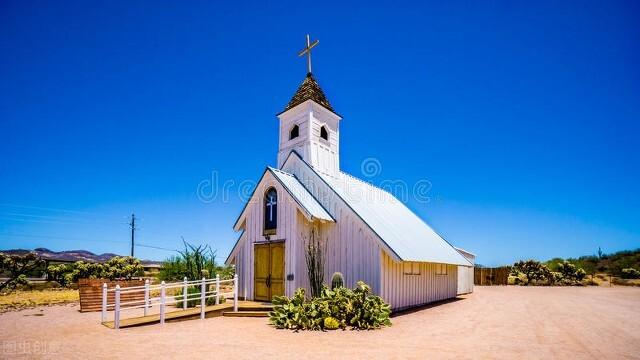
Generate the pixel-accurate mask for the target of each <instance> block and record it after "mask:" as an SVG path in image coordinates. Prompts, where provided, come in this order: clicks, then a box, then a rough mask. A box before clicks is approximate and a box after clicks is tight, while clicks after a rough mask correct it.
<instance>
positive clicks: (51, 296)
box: [0, 289, 79, 313]
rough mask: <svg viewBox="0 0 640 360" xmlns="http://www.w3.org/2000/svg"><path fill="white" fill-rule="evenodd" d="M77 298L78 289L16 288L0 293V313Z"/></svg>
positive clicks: (60, 302) (66, 301) (65, 301)
mask: <svg viewBox="0 0 640 360" xmlns="http://www.w3.org/2000/svg"><path fill="white" fill-rule="evenodd" d="M78 300H79V295H78V290H71V289H49V290H32V291H24V290H16V291H14V292H12V293H9V294H2V295H0V313H3V312H7V311H12V310H19V309H26V308H32V307H36V306H42V305H54V304H63V303H69V302H75V301H78Z"/></svg>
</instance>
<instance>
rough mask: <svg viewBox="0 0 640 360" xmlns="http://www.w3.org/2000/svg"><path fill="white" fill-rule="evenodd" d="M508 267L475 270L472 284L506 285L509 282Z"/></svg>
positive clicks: (509, 269)
mask: <svg viewBox="0 0 640 360" xmlns="http://www.w3.org/2000/svg"><path fill="white" fill-rule="evenodd" d="M510 271H511V268H510V267H509V266H503V267H497V268H478V267H477V268H475V269H474V271H473V283H474V284H475V285H507V283H508V280H509V272H510Z"/></svg>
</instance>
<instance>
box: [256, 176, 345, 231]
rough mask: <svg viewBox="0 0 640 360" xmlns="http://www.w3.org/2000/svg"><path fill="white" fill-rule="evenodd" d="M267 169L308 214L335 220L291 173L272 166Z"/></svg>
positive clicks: (317, 217) (321, 218)
mask: <svg viewBox="0 0 640 360" xmlns="http://www.w3.org/2000/svg"><path fill="white" fill-rule="evenodd" d="M268 169H269V170H270V171H271V173H272V174H273V176H275V177H276V178H277V179H278V180H279V181H280V183H281V184H282V186H284V187H285V189H286V190H287V192H289V194H291V196H292V197H293V198H294V200H296V202H297V203H298V204H299V205H300V206H301V207H302V208H303V209H304V210H306V211H307V212H308V213H309V215H311V216H312V217H314V218H316V219H320V220H325V221H331V222H335V220H334V219H333V217H332V216H331V215H330V214H329V213H328V212H327V210H325V208H324V207H322V205H321V204H320V203H319V202H318V200H316V198H315V197H313V195H311V193H310V192H309V191H308V190H307V189H306V188H305V187H304V186H303V185H302V183H300V181H299V180H298V179H297V178H296V177H295V176H294V175H293V174H289V173H287V172H284V171H282V170H278V169H275V168H272V167H269V168H268Z"/></svg>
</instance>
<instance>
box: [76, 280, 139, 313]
mask: <svg viewBox="0 0 640 360" xmlns="http://www.w3.org/2000/svg"><path fill="white" fill-rule="evenodd" d="M104 283H106V284H107V288H109V289H113V288H115V287H116V285H120V287H129V286H142V285H144V280H143V279H136V280H115V281H112V280H109V279H79V280H78V292H79V293H80V311H81V312H88V311H101V310H102V284H104ZM107 294H108V296H107V301H108V304H113V303H114V302H115V292H113V291H109V292H108V293H107ZM134 300H139V301H144V292H143V291H140V292H133V293H126V294H122V295H121V297H120V301H122V302H125V301H134ZM111 309H112V308H111ZM111 309H110V310H111Z"/></svg>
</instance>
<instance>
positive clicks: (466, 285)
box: [458, 266, 473, 295]
mask: <svg viewBox="0 0 640 360" xmlns="http://www.w3.org/2000/svg"><path fill="white" fill-rule="evenodd" d="M472 292H473V267H471V266H458V295H464V294H469V293H472Z"/></svg>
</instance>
